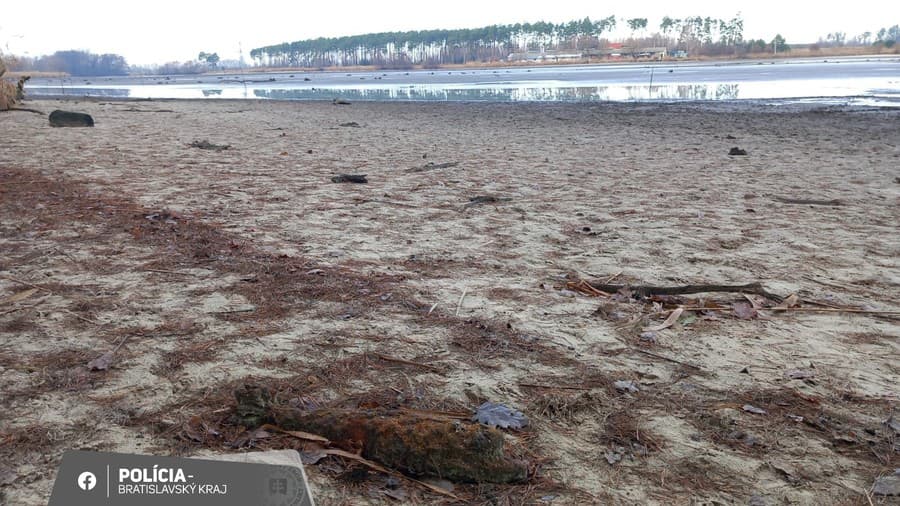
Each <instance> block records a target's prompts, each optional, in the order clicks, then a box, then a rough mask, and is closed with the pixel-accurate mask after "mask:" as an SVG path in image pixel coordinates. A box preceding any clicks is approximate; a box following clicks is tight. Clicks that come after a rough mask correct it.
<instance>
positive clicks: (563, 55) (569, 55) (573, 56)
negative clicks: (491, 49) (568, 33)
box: [506, 51, 583, 62]
mask: <svg viewBox="0 0 900 506" xmlns="http://www.w3.org/2000/svg"><path fill="white" fill-rule="evenodd" d="M582 57H583V54H582V53H581V52H580V51H578V52H576V51H526V52H524V53H510V54H509V56H507V57H506V59H507V60H508V61H530V62H548V61H549V62H558V61H562V60H578V59H581V58H582Z"/></svg>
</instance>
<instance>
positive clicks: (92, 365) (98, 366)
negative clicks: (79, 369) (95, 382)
mask: <svg viewBox="0 0 900 506" xmlns="http://www.w3.org/2000/svg"><path fill="white" fill-rule="evenodd" d="M114 356H115V353H113V352H111V351H107V352H106V353H104V354H103V355H100V356H99V357H97V358H95V359H94V360H91V361H90V362H88V364H87V366H88V369H90V370H91V371H105V370H107V369H109V366H111V365H112V361H113V357H114Z"/></svg>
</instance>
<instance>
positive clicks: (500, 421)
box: [472, 402, 528, 429]
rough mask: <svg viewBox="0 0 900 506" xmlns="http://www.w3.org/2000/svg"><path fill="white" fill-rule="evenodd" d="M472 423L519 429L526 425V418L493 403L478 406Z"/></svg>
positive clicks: (520, 413)
mask: <svg viewBox="0 0 900 506" xmlns="http://www.w3.org/2000/svg"><path fill="white" fill-rule="evenodd" d="M472 421H473V422H478V423H482V424H484V425H488V426H490V427H500V428H502V429H521V428H523V427H525V426H527V425H528V418H527V417H526V416H525V415H523V414H522V412H521V411H516V410H514V409H512V408H509V407H507V406H504V405H503V404H496V403H493V402H485V403H484V404H482V405H481V406H478V409H477V410H476V411H475V415H474V416H473V417H472Z"/></svg>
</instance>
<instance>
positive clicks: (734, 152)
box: [728, 147, 747, 156]
mask: <svg viewBox="0 0 900 506" xmlns="http://www.w3.org/2000/svg"><path fill="white" fill-rule="evenodd" d="M728 154H729V155H730V156H747V151H745V150H743V149H741V148H737V147H735V148H731V149H730V150H728Z"/></svg>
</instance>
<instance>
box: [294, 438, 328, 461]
mask: <svg viewBox="0 0 900 506" xmlns="http://www.w3.org/2000/svg"><path fill="white" fill-rule="evenodd" d="M299 453H300V461H301V462H303V463H304V464H306V465H308V466H313V465H316V464H318V463H319V461H320V460H322V459H324V458H325V457H327V456H328V454H327V453H325V449H324V448H322V447H321V446H319V445H317V444H312V443H310V444H305V445H303V449H302V450H300V451H299Z"/></svg>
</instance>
